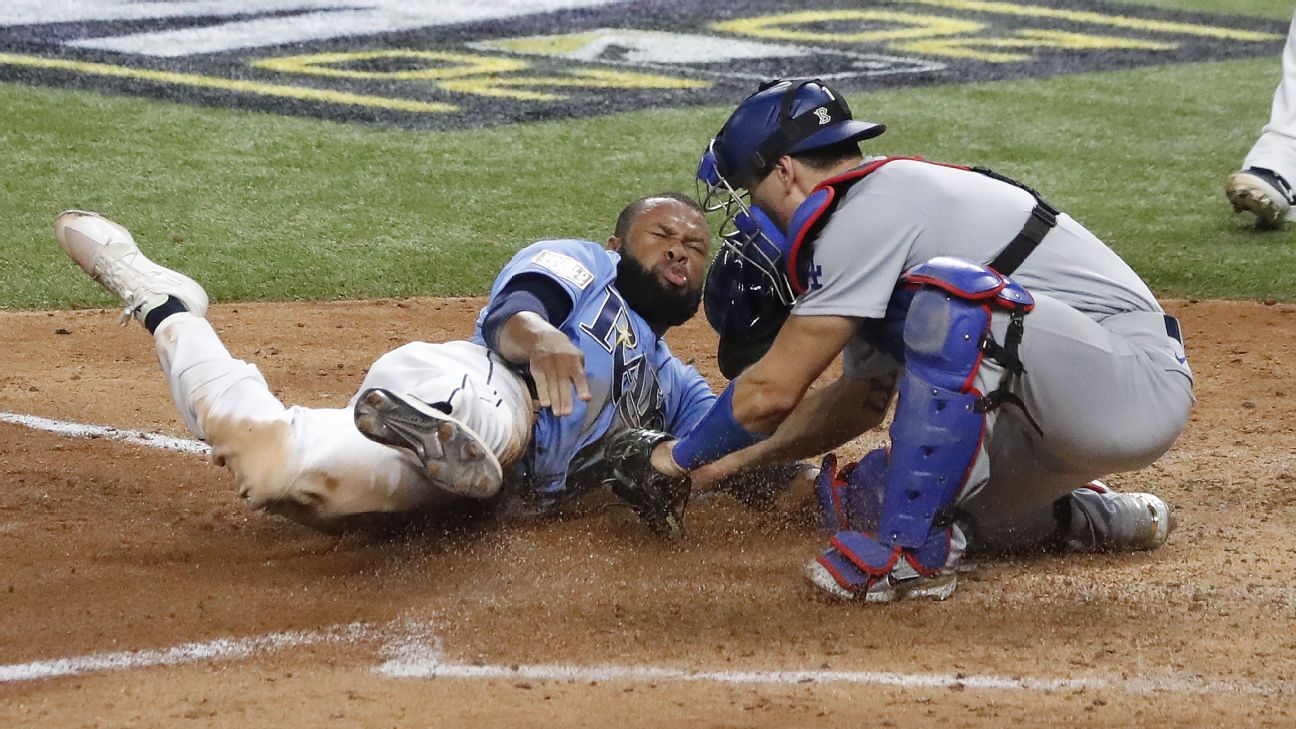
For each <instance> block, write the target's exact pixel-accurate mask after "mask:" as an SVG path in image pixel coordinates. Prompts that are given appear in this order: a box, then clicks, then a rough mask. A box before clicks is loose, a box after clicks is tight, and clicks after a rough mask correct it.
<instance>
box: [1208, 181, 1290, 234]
mask: <svg viewBox="0 0 1296 729" xmlns="http://www.w3.org/2000/svg"><path fill="white" fill-rule="evenodd" d="M1224 194H1226V195H1228V199H1229V202H1231V203H1233V210H1234V211H1235V212H1239V213H1240V212H1243V211H1246V212H1250V213H1254V214H1255V216H1256V222H1257V223H1258V224H1259V225H1260V226H1261V227H1264V228H1274V227H1277V226H1278V225H1280V224H1282V222H1283V221H1284V220H1286V219H1287V218H1288V214H1289V213H1290V212H1291V209H1292V204H1293V202H1296V199H1293V192H1292V187H1291V185H1289V184H1288V183H1287V180H1285V179H1283V177H1282V175H1279V174H1278V173H1276V172H1274V171H1273V170H1267V169H1264V168H1263V167H1248V168H1246V169H1245V170H1240V171H1238V172H1234V173H1233V174H1231V175H1229V178H1228V182H1226V183H1225V185H1224Z"/></svg>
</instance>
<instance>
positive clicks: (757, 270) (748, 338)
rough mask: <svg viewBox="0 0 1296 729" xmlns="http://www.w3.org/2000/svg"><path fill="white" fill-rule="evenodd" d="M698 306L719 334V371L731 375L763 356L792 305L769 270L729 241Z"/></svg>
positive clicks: (719, 255)
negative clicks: (778, 288)
mask: <svg viewBox="0 0 1296 729" xmlns="http://www.w3.org/2000/svg"><path fill="white" fill-rule="evenodd" d="M785 283H786V280H785ZM702 306H703V309H704V310H705V312H706V318H707V321H708V322H710V324H711V328H712V329H714V330H715V331H716V333H717V334H719V335H720V346H719V349H718V350H717V353H716V358H717V359H718V360H719V364H720V372H721V373H722V374H723V375H724V376H725V377H727V378H729V379H731V380H732V379H733V378H735V377H737V376H738V375H739V374H740V373H741V372H742V371H743V370H745V369H747V367H749V366H750V365H751V364H752V363H753V362H755V361H756V360H758V359H760V358H761V357H762V356H764V354H765V352H766V351H768V350H769V348H770V345H771V344H772V343H773V342H774V337H775V336H777V335H778V331H779V328H780V327H782V326H783V322H784V321H786V320H787V317H788V312H790V311H791V308H792V307H791V302H790V301H784V299H783V297H782V296H781V295H780V294H779V292H778V291H776V290H775V287H774V285H773V284H772V283H771V280H770V277H769V275H768V272H767V271H766V270H765V269H763V268H761V267H759V266H756V265H754V264H753V263H752V262H751V261H750V260H748V259H747V258H746V257H745V256H743V255H742V254H741V253H739V251H738V249H736V248H734V247H730V246H725V247H722V248H721V249H720V253H719V254H718V255H717V256H716V259H715V261H714V262H713V263H712V264H711V270H710V271H708V272H707V278H706V286H705V288H704V289H703V291H702Z"/></svg>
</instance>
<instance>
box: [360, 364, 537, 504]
mask: <svg viewBox="0 0 1296 729" xmlns="http://www.w3.org/2000/svg"><path fill="white" fill-rule="evenodd" d="M353 407H354V417H355V426H356V428H357V429H358V430H359V431H360V432H361V433H363V434H364V435H365V436H366V437H368V438H369V439H370V440H372V441H374V442H376V443H381V444H383V445H386V446H391V447H393V448H398V449H402V450H403V451H407V452H409V453H411V454H413V455H414V456H416V457H417V458H418V460H419V462H420V463H421V464H422V467H423V471H424V473H425V474H426V476H427V477H428V478H429V479H430V480H431V481H432V482H433V483H435V484H436V485H437V486H439V487H440V488H442V489H444V490H446V491H448V492H450V493H454V494H459V495H461V496H467V497H471V498H478V499H481V498H489V497H491V496H494V495H495V494H496V493H497V492H498V491H499V489H500V487H501V485H502V483H503V479H504V473H505V469H507V468H509V467H510V466H511V465H512V464H513V463H515V462H516V461H517V460H518V459H519V458H520V457H521V455H522V452H523V450H524V449H525V447H526V445H527V444H528V443H529V440H530V437H531V425H532V404H531V398H530V395H529V394H528V392H527V388H526V385H525V383H523V381H522V379H521V378H520V377H518V376H517V375H516V374H515V373H514V372H513V371H512V370H511V369H509V368H508V367H505V366H504V365H503V363H501V362H499V361H497V359H496V358H495V356H494V355H492V354H491V353H490V351H489V350H488V349H486V348H485V347H482V346H480V345H476V344H472V343H469V342H445V343H441V344H432V343H427V342H413V343H410V344H407V345H405V346H403V347H400V348H399V349H396V350H394V351H392V352H389V353H387V354H386V355H384V356H383V357H382V358H381V359H379V360H378V361H377V362H375V363H374V366H373V367H372V368H371V369H370V372H369V375H368V376H367V377H366V378H365V382H364V384H363V385H362V386H361V390H360V392H359V393H358V394H357V396H356V398H355V399H354V401H353Z"/></svg>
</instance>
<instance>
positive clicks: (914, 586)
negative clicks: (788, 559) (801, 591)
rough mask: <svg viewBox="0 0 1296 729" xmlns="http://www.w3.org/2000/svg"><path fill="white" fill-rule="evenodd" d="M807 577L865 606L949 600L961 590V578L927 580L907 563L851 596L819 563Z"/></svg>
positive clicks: (812, 562) (809, 567) (839, 596)
mask: <svg viewBox="0 0 1296 729" xmlns="http://www.w3.org/2000/svg"><path fill="white" fill-rule="evenodd" d="M805 576H806V579H808V580H810V582H811V584H813V585H814V586H815V587H818V588H819V589H821V590H823V591H824V592H827V593H828V594H829V595H831V596H833V597H835V598H837V599H839V600H858V601H860V602H864V603H888V602H899V601H900V600H945V599H947V598H948V597H949V596H951V595H953V594H954V590H955V589H956V588H957V587H958V575H957V574H954V573H952V572H950V573H942V574H938V575H933V576H931V577H927V576H924V575H921V574H919V573H918V572H917V571H916V570H914V568H913V567H912V566H910V565H909V563H907V562H905V561H903V560H901V561H900V562H899V563H897V564H896V566H895V567H894V568H893V569H892V570H891V572H890V573H889V574H887V576H886V578H885V579H881V580H878V581H877V582H875V583H873V584H872V585H870V586H869V587H868V589H867V590H859V591H857V592H851V591H850V590H847V589H846V588H844V587H842V586H841V585H840V584H838V582H837V580H836V578H834V577H833V576H832V573H831V572H829V571H828V568H827V567H824V566H823V565H822V564H820V563H819V560H817V559H812V560H810V561H809V562H807V563H806V566H805Z"/></svg>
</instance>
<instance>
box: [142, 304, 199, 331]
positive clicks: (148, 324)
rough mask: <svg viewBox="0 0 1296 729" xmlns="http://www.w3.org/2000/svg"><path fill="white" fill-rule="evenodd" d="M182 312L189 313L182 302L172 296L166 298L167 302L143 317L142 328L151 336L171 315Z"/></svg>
mask: <svg viewBox="0 0 1296 729" xmlns="http://www.w3.org/2000/svg"><path fill="white" fill-rule="evenodd" d="M182 311H189V307H187V306H185V305H184V302H183V301H181V300H180V299H177V298H176V297H174V296H167V300H166V301H165V302H163V303H161V304H158V305H157V306H155V307H153V308H152V309H151V310H150V311H149V313H148V314H146V315H145V316H144V328H145V329H147V330H148V333H149V334H152V333H153V331H154V330H155V329H157V328H158V326H160V325H161V324H162V322H163V321H164V320H165V319H166V318H167V317H168V316H171V315H172V314H179V313H180V312H182Z"/></svg>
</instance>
